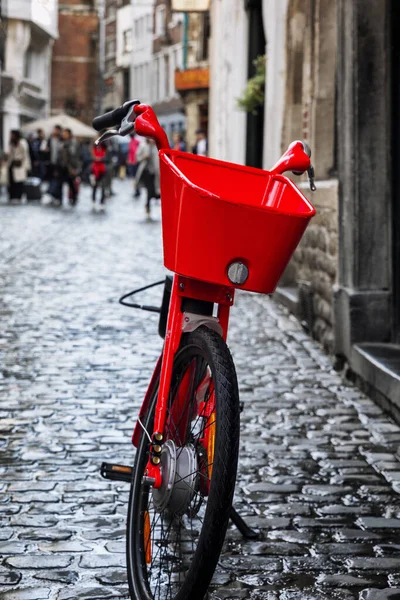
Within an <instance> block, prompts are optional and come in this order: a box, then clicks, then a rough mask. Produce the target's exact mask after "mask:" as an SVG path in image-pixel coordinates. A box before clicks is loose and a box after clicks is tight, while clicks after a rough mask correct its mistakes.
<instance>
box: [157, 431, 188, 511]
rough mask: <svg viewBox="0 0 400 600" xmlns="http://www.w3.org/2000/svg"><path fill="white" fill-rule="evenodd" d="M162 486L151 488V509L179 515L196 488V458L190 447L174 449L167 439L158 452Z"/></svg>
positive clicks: (185, 507) (185, 508) (173, 444)
mask: <svg viewBox="0 0 400 600" xmlns="http://www.w3.org/2000/svg"><path fill="white" fill-rule="evenodd" d="M160 466H161V475H162V483H161V486H160V487H159V488H153V501H154V506H155V508H156V510H157V511H158V512H162V511H163V510H165V509H168V511H169V512H170V513H171V514H178V515H183V514H184V513H185V512H186V511H187V510H188V508H189V506H190V503H191V501H192V499H193V497H194V495H195V493H196V491H197V488H198V459H197V454H196V450H195V448H194V446H193V445H192V444H187V445H186V446H182V447H177V446H176V445H175V443H174V442H173V441H172V440H167V441H166V442H165V444H164V445H163V447H162V450H161V463H160Z"/></svg>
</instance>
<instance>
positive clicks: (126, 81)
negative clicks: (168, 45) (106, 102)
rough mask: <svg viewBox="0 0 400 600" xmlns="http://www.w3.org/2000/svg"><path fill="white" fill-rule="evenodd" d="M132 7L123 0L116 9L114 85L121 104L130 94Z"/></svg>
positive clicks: (127, 1) (128, 2) (128, 1)
mask: <svg viewBox="0 0 400 600" xmlns="http://www.w3.org/2000/svg"><path fill="white" fill-rule="evenodd" d="M132 22H133V7H132V5H131V2H130V0H124V1H123V2H122V3H120V5H119V7H118V9H117V32H116V33H117V36H116V60H115V63H116V69H115V75H114V87H115V91H116V93H117V95H118V96H119V102H118V103H117V105H121V104H123V103H124V102H126V101H127V100H129V99H130V96H131V75H132V59H133V55H132V50H133V29H132Z"/></svg>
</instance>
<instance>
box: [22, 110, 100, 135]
mask: <svg viewBox="0 0 400 600" xmlns="http://www.w3.org/2000/svg"><path fill="white" fill-rule="evenodd" d="M55 125H60V127H62V128H63V129H70V130H71V131H72V133H73V135H74V136H75V137H78V138H94V137H96V136H98V135H99V134H98V132H97V131H96V130H95V129H93V128H92V127H89V126H88V125H85V123H82V122H81V121H78V119H75V118H74V117H70V116H69V115H66V114H61V115H55V116H54V117H49V118H48V119H39V120H38V121H32V122H31V123H27V124H26V125H23V127H21V129H22V131H24V132H26V133H30V132H35V131H37V129H43V131H44V133H45V135H46V136H48V135H50V134H51V132H52V131H53V128H54V126H55Z"/></svg>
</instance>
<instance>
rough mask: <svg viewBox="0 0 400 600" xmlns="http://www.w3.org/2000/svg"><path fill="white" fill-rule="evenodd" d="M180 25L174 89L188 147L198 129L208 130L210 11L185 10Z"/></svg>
mask: <svg viewBox="0 0 400 600" xmlns="http://www.w3.org/2000/svg"><path fill="white" fill-rule="evenodd" d="M183 28H184V32H183V48H182V64H180V65H177V66H176V68H175V89H176V90H177V92H178V93H179V95H180V96H181V98H182V101H183V105H184V110H185V115H186V140H187V144H188V148H189V149H190V148H192V147H193V146H194V144H195V141H196V130H197V129H203V130H204V131H205V132H206V133H207V132H208V119H209V114H208V92H209V66H208V56H209V40H210V13H209V12H208V11H204V12H198V13H192V12H190V13H186V14H185V15H184V16H183Z"/></svg>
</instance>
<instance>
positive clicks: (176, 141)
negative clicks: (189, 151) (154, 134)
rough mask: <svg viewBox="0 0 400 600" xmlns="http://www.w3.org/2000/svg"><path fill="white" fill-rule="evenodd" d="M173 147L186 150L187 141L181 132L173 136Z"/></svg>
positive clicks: (182, 150)
mask: <svg viewBox="0 0 400 600" xmlns="http://www.w3.org/2000/svg"><path fill="white" fill-rule="evenodd" d="M172 147H173V149H174V150H180V151H181V152H186V143H185V140H184V139H183V135H182V134H181V133H174V134H173V136H172Z"/></svg>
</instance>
